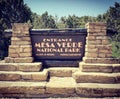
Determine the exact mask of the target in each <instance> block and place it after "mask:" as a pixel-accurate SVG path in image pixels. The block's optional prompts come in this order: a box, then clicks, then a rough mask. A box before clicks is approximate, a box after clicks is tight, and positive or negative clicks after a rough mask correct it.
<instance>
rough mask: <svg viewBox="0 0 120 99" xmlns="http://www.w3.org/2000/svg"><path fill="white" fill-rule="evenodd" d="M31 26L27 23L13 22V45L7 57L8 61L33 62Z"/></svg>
mask: <svg viewBox="0 0 120 99" xmlns="http://www.w3.org/2000/svg"><path fill="white" fill-rule="evenodd" d="M30 27H31V26H30V25H29V24H25V23H14V24H12V38H11V45H10V46H9V52H8V57H6V58H5V62H6V63H31V62H33V57H32V45H31V39H30V34H29V29H30Z"/></svg>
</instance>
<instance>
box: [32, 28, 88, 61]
mask: <svg viewBox="0 0 120 99" xmlns="http://www.w3.org/2000/svg"><path fill="white" fill-rule="evenodd" d="M86 34H87V33H86V30H85V29H76V30H72V29H67V30H38V31H36V30H35V31H34V30H32V31H31V40H32V47H33V56H34V58H35V59H36V60H81V59H82V57H83V56H84V52H85V42H86Z"/></svg>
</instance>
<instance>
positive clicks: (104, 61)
mask: <svg viewBox="0 0 120 99" xmlns="http://www.w3.org/2000/svg"><path fill="white" fill-rule="evenodd" d="M83 62H85V63H102V64H120V59H119V58H86V57H83Z"/></svg>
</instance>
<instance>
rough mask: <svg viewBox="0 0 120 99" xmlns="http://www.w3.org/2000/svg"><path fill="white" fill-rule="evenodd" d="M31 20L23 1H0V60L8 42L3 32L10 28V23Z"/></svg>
mask: <svg viewBox="0 0 120 99" xmlns="http://www.w3.org/2000/svg"><path fill="white" fill-rule="evenodd" d="M30 19H31V10H30V8H29V7H28V6H27V5H26V4H24V2H23V0H0V58H3V56H5V55H6V53H5V52H7V49H8V48H7V47H8V45H7V44H8V40H7V41H5V40H6V38H5V37H4V33H3V31H4V30H5V29H7V28H11V23H15V22H16V23H19V22H21V23H23V22H27V21H28V20H30Z"/></svg>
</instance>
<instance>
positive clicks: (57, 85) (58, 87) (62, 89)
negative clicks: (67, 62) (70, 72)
mask: <svg viewBox="0 0 120 99" xmlns="http://www.w3.org/2000/svg"><path fill="white" fill-rule="evenodd" d="M75 87H76V82H75V80H74V79H73V78H72V77H51V78H50V81H49V82H48V83H47V85H46V93H47V94H52V95H62V96H66V95H68V96H74V95H75V94H76V93H75Z"/></svg>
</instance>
